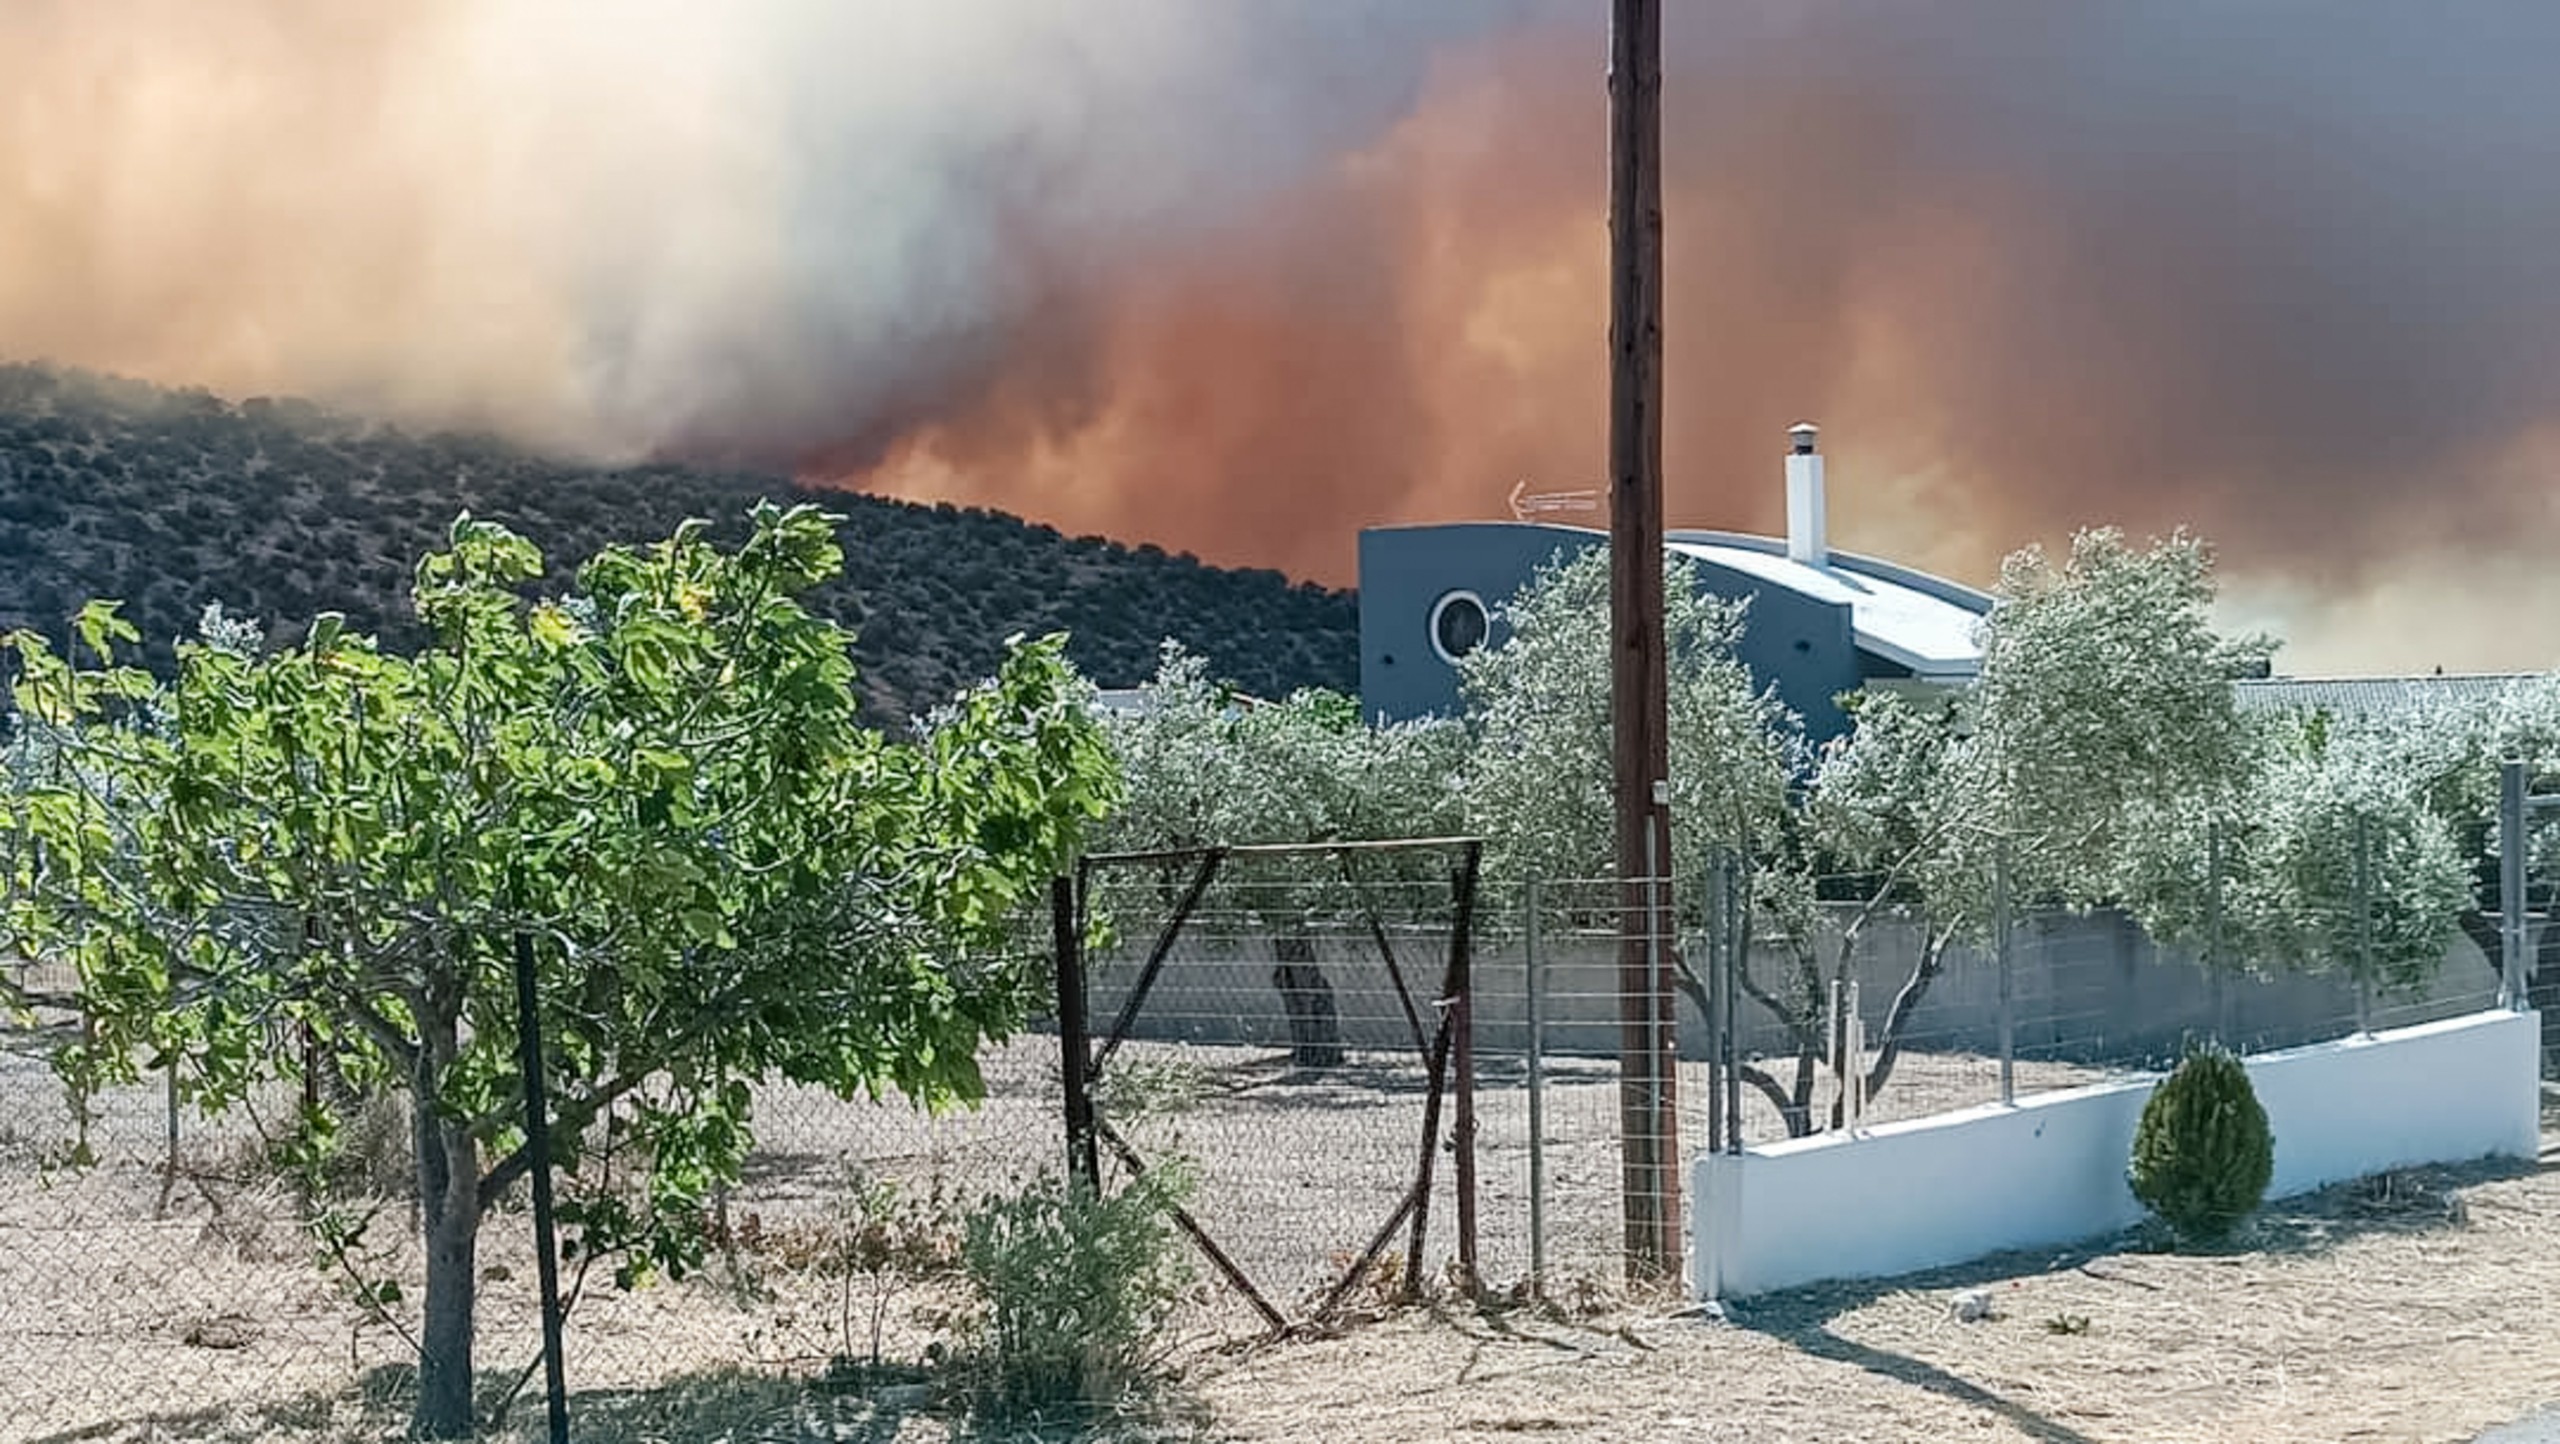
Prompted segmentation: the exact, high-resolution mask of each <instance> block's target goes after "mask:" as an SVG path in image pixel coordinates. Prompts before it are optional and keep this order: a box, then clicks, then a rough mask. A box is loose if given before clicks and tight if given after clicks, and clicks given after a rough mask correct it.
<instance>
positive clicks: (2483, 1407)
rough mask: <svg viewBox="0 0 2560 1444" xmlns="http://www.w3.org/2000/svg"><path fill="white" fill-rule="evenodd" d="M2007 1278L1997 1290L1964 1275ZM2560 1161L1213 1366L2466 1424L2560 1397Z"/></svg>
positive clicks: (1871, 1435)
mask: <svg viewBox="0 0 2560 1444" xmlns="http://www.w3.org/2000/svg"><path fill="white" fill-rule="evenodd" d="M1976 1287H1988V1288H1990V1289H1991V1290H1992V1291H1993V1293H1994V1297H1995V1299H1996V1304H1995V1311H1994V1313H1993V1315H1992V1316H1991V1317H1990V1318H1989V1319H1987V1320H1985V1321H1982V1322H1979V1323H1972V1324H1963V1323H1958V1322H1956V1321H1955V1319H1954V1317H1953V1315H1952V1313H1951V1310H1950V1307H1949V1299H1950V1297H1951V1295H1952V1294H1953V1293H1954V1292H1955V1291H1956V1290H1958V1289H1961V1288H1976ZM2555 1297H2560V1166H2555V1165H2554V1164H2552V1163H2549V1162H2546V1163H2544V1164H2543V1165H2541V1166H2540V1167H2538V1168H2532V1169H2528V1170H2523V1171H2517V1170H2513V1169H2508V1170H2482V1169H2472V1170H2442V1169H2429V1170H2418V1171H2414V1172H2409V1173H2401V1174H2394V1175H2390V1176H2388V1177H2387V1178H2386V1179H2383V1180H2369V1181H2367V1182H2365V1183H2360V1184H2353V1185H2348V1186H2345V1187H2342V1188H2339V1189H2333V1190H2330V1191H2328V1192H2326V1193H2323V1194H2319V1195H2315V1196H2312V1197H2310V1198H2307V1199H2302V1200H2296V1201H2294V1202H2292V1203H2289V1204H2284V1205H2280V1206H2278V1207H2276V1208H2274V1209H2271V1210H2270V1211H2269V1212H2267V1213H2266V1214H2265V1215H2263V1216H2261V1218H2260V1219H2259V1220H2258V1221H2257V1222H2256V1224H2255V1225H2254V1227H2253V1228H2252V1230H2251V1232H2250V1233H2249V1234H2248V1235H2247V1236H2246V1237H2244V1238H2243V1239H2242V1240H2240V1241H2239V1242H2238V1243H2236V1244H2235V1246H2234V1247H2233V1248H2232V1249H2231V1250H2230V1251H2227V1252H2224V1253H2220V1254H2216V1255H2211V1256H2193V1255H2176V1254H2167V1253H2158V1252H2151V1251H2148V1250H2146V1249H2144V1248H2142V1247H2140V1246H2139V1245H2138V1243H2136V1242H2135V1241H2131V1240H2119V1241H2117V1242H2115V1243H2111V1244H2107V1245H2102V1246H2101V1247H2099V1248H2097V1249H2095V1250H2091V1251H2075V1252H2071V1253H2066V1254H2062V1255H2060V1256H2053V1255H2045V1256H2039V1257H2032V1258H2027V1257H2013V1258H2007V1259H2001V1260H1995V1261H1991V1262H1988V1263H1985V1264H1981V1265H1977V1266H1973V1267H1970V1268H1966V1269H1962V1270H1953V1271H1946V1272H1941V1273H1937V1274H1931V1275H1923V1276H1918V1277H1914V1278H1909V1279H1902V1280H1897V1281H1894V1282H1892V1283H1890V1284H1888V1285H1885V1286H1882V1287H1874V1286H1867V1287H1854V1288H1831V1289H1818V1290H1806V1291H1801V1292H1797V1293H1794V1294H1789V1295H1784V1296H1779V1297H1776V1298H1772V1299H1769V1300H1764V1301H1760V1302H1757V1303H1754V1304H1750V1305H1745V1306H1739V1307H1737V1308H1736V1309H1735V1310H1734V1311H1733V1312H1734V1322H1732V1323H1717V1322H1713V1321H1708V1320H1700V1319H1697V1318H1692V1317H1683V1316H1675V1315H1671V1314H1669V1313H1668V1312H1667V1311H1666V1310H1665V1309H1653V1310H1647V1309H1644V1308H1641V1307H1626V1306H1621V1307H1619V1308H1617V1309H1614V1310H1612V1311H1610V1312H1608V1313H1605V1314H1603V1315H1601V1316H1598V1317H1595V1318H1591V1319H1586V1320H1580V1321H1562V1320H1557V1319H1553V1318H1536V1317H1531V1316H1527V1315H1524V1314H1519V1313H1515V1314H1512V1315H1510V1316H1508V1317H1493V1316H1484V1315H1475V1314H1465V1315H1452V1316H1445V1317H1432V1316H1412V1317H1406V1318H1402V1319H1398V1320H1395V1321H1393V1322H1391V1323H1387V1324H1383V1325H1380V1326H1378V1327H1375V1328H1372V1329H1368V1330H1363V1331H1361V1332H1359V1333H1357V1334H1354V1335H1352V1336H1349V1337H1345V1338H1340V1339H1334V1340H1328V1341H1325V1342H1321V1343H1313V1344H1304V1345H1296V1346H1290V1347H1285V1348H1278V1349H1272V1350H1268V1351H1265V1352H1262V1353H1260V1354H1256V1355H1253V1356H1250V1357H1246V1358H1243V1359H1238V1360H1234V1361H1220V1362H1217V1363H1213V1364H1211V1365H1208V1366H1206V1367H1204V1368H1203V1369H1202V1370H1200V1371H1199V1374H1198V1376H1197V1386H1198V1388H1199V1389H1200V1391H1201V1394H1202V1397H1203V1398H1204V1399H1205V1400H1206V1401H1208V1403H1209V1404H1210V1406H1211V1407H1212V1408H1213V1409H1214V1410H1215V1412H1216V1415H1217V1417H1218V1418H1219V1419H1220V1420H1221V1421H1223V1423H1224V1424H1225V1426H1226V1429H1227V1433H1228V1436H1229V1437H1232V1438H1235V1439H1240V1440H1264V1439H1268V1440H1281V1439H1325V1440H1328V1441H1342V1444H1366V1441H1377V1444H1405V1441H1409V1440H1412V1439H1416V1438H1424V1437H1430V1438H1470V1437H1513V1436H1519V1435H1531V1436H1535V1437H1539V1438H1549V1439H1556V1440H1594V1441H1597V1440H1629V1439H1656V1438H1659V1439H1675V1438H1676V1439H1681V1440H1706V1439H1734V1440H1745V1439H1747V1440H1754V1441H1789V1440H1837V1439H1852V1438H1854V1439H1863V1440H1874V1441H1897V1440H1911V1441H1928V1444H1940V1441H1944V1440H1950V1439H1961V1440H1973V1439H1983V1440H1994V1439H2032V1440H2046V1441H2055V1444H2078V1441H2100V1440H2106V1441H2117V1440H2121V1441H2143V1444H2179V1441H2234V1440H2266V1441H2302V1444H2309V1441H2334V1440H2348V1439H2372V1440H2447V1441H2451V1440H2461V1439H2467V1438H2469V1437H2471V1435H2473V1434H2474V1433H2476V1432H2477V1431H2478V1430H2480V1429H2481V1428H2484V1427H2486V1426H2489V1425H2491V1424H2494V1423H2498V1422H2502V1421H2504V1420H2507V1419H2511V1418H2514V1417H2517V1416H2519V1415H2521V1414H2523V1413H2525V1412H2527V1411H2528V1410H2530V1409H2532V1408H2534V1407H2536V1406H2538V1405H2541V1404H2544V1403H2546V1402H2548V1401H2550V1400H2552V1399H2553V1398H2555V1397H2560V1329H2554V1328H2553V1327H2552V1326H2551V1313H2552V1304H2551V1301H2552V1299H2553V1298H2555Z"/></svg>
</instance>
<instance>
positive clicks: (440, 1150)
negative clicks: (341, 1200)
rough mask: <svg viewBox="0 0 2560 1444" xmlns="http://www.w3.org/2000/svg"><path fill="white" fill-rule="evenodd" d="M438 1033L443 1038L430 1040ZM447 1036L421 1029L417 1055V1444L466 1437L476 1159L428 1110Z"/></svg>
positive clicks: (455, 1126) (461, 1136) (476, 1235)
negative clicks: (422, 1286) (420, 1250)
mask: <svg viewBox="0 0 2560 1444" xmlns="http://www.w3.org/2000/svg"><path fill="white" fill-rule="evenodd" d="M437 1033H442V1034H443V1036H441V1037H438V1036H435V1035H436V1034H437ZM452 1045H453V1030H452V1029H451V1028H450V1027H447V1028H444V1029H431V1030H429V1037H428V1039H427V1041H426V1046H424V1047H423V1048H421V1049H420V1050H419V1062H418V1079H417V1084H418V1094H417V1105H416V1108H415V1115H416V1122H415V1125H414V1130H415V1136H416V1138H417V1147H418V1216H419V1221H420V1224H421V1227H422V1229H423V1232H424V1235H425V1240H424V1241H425V1244H426V1256H427V1293H426V1299H425V1302H424V1314H425V1318H424V1321H423V1328H422V1330H421V1332H420V1334H419V1336H418V1344H419V1351H418V1402H417V1408H416V1410H415V1412H414V1413H413V1414H412V1415H411V1417H410V1421H409V1429H410V1433H411V1434H412V1435H413V1436H415V1437H417V1438H420V1439H467V1438H469V1437H471V1431H472V1411H471V1335H472V1327H473V1317H472V1311H473V1303H474V1293H475V1290H476V1288H477V1286H478V1282H479V1271H478V1267H477V1262H478V1261H477V1254H478V1250H479V1242H480V1158H479V1149H478V1147H477V1146H476V1145H475V1144H474V1143H473V1141H472V1138H471V1134H470V1131H469V1130H468V1129H467V1128H466V1127H465V1126H464V1125H463V1124H461V1123H460V1122H457V1121H455V1120H451V1119H447V1118H444V1117H442V1116H440V1115H439V1112H438V1110H437V1108H436V1106H435V1102H434V1100H435V1097H436V1092H437V1086H436V1085H437V1084H438V1083H440V1082H441V1080H442V1076H443V1067H442V1064H443V1062H444V1060H446V1059H450V1058H451V1056H452V1053H453V1046H452Z"/></svg>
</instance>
